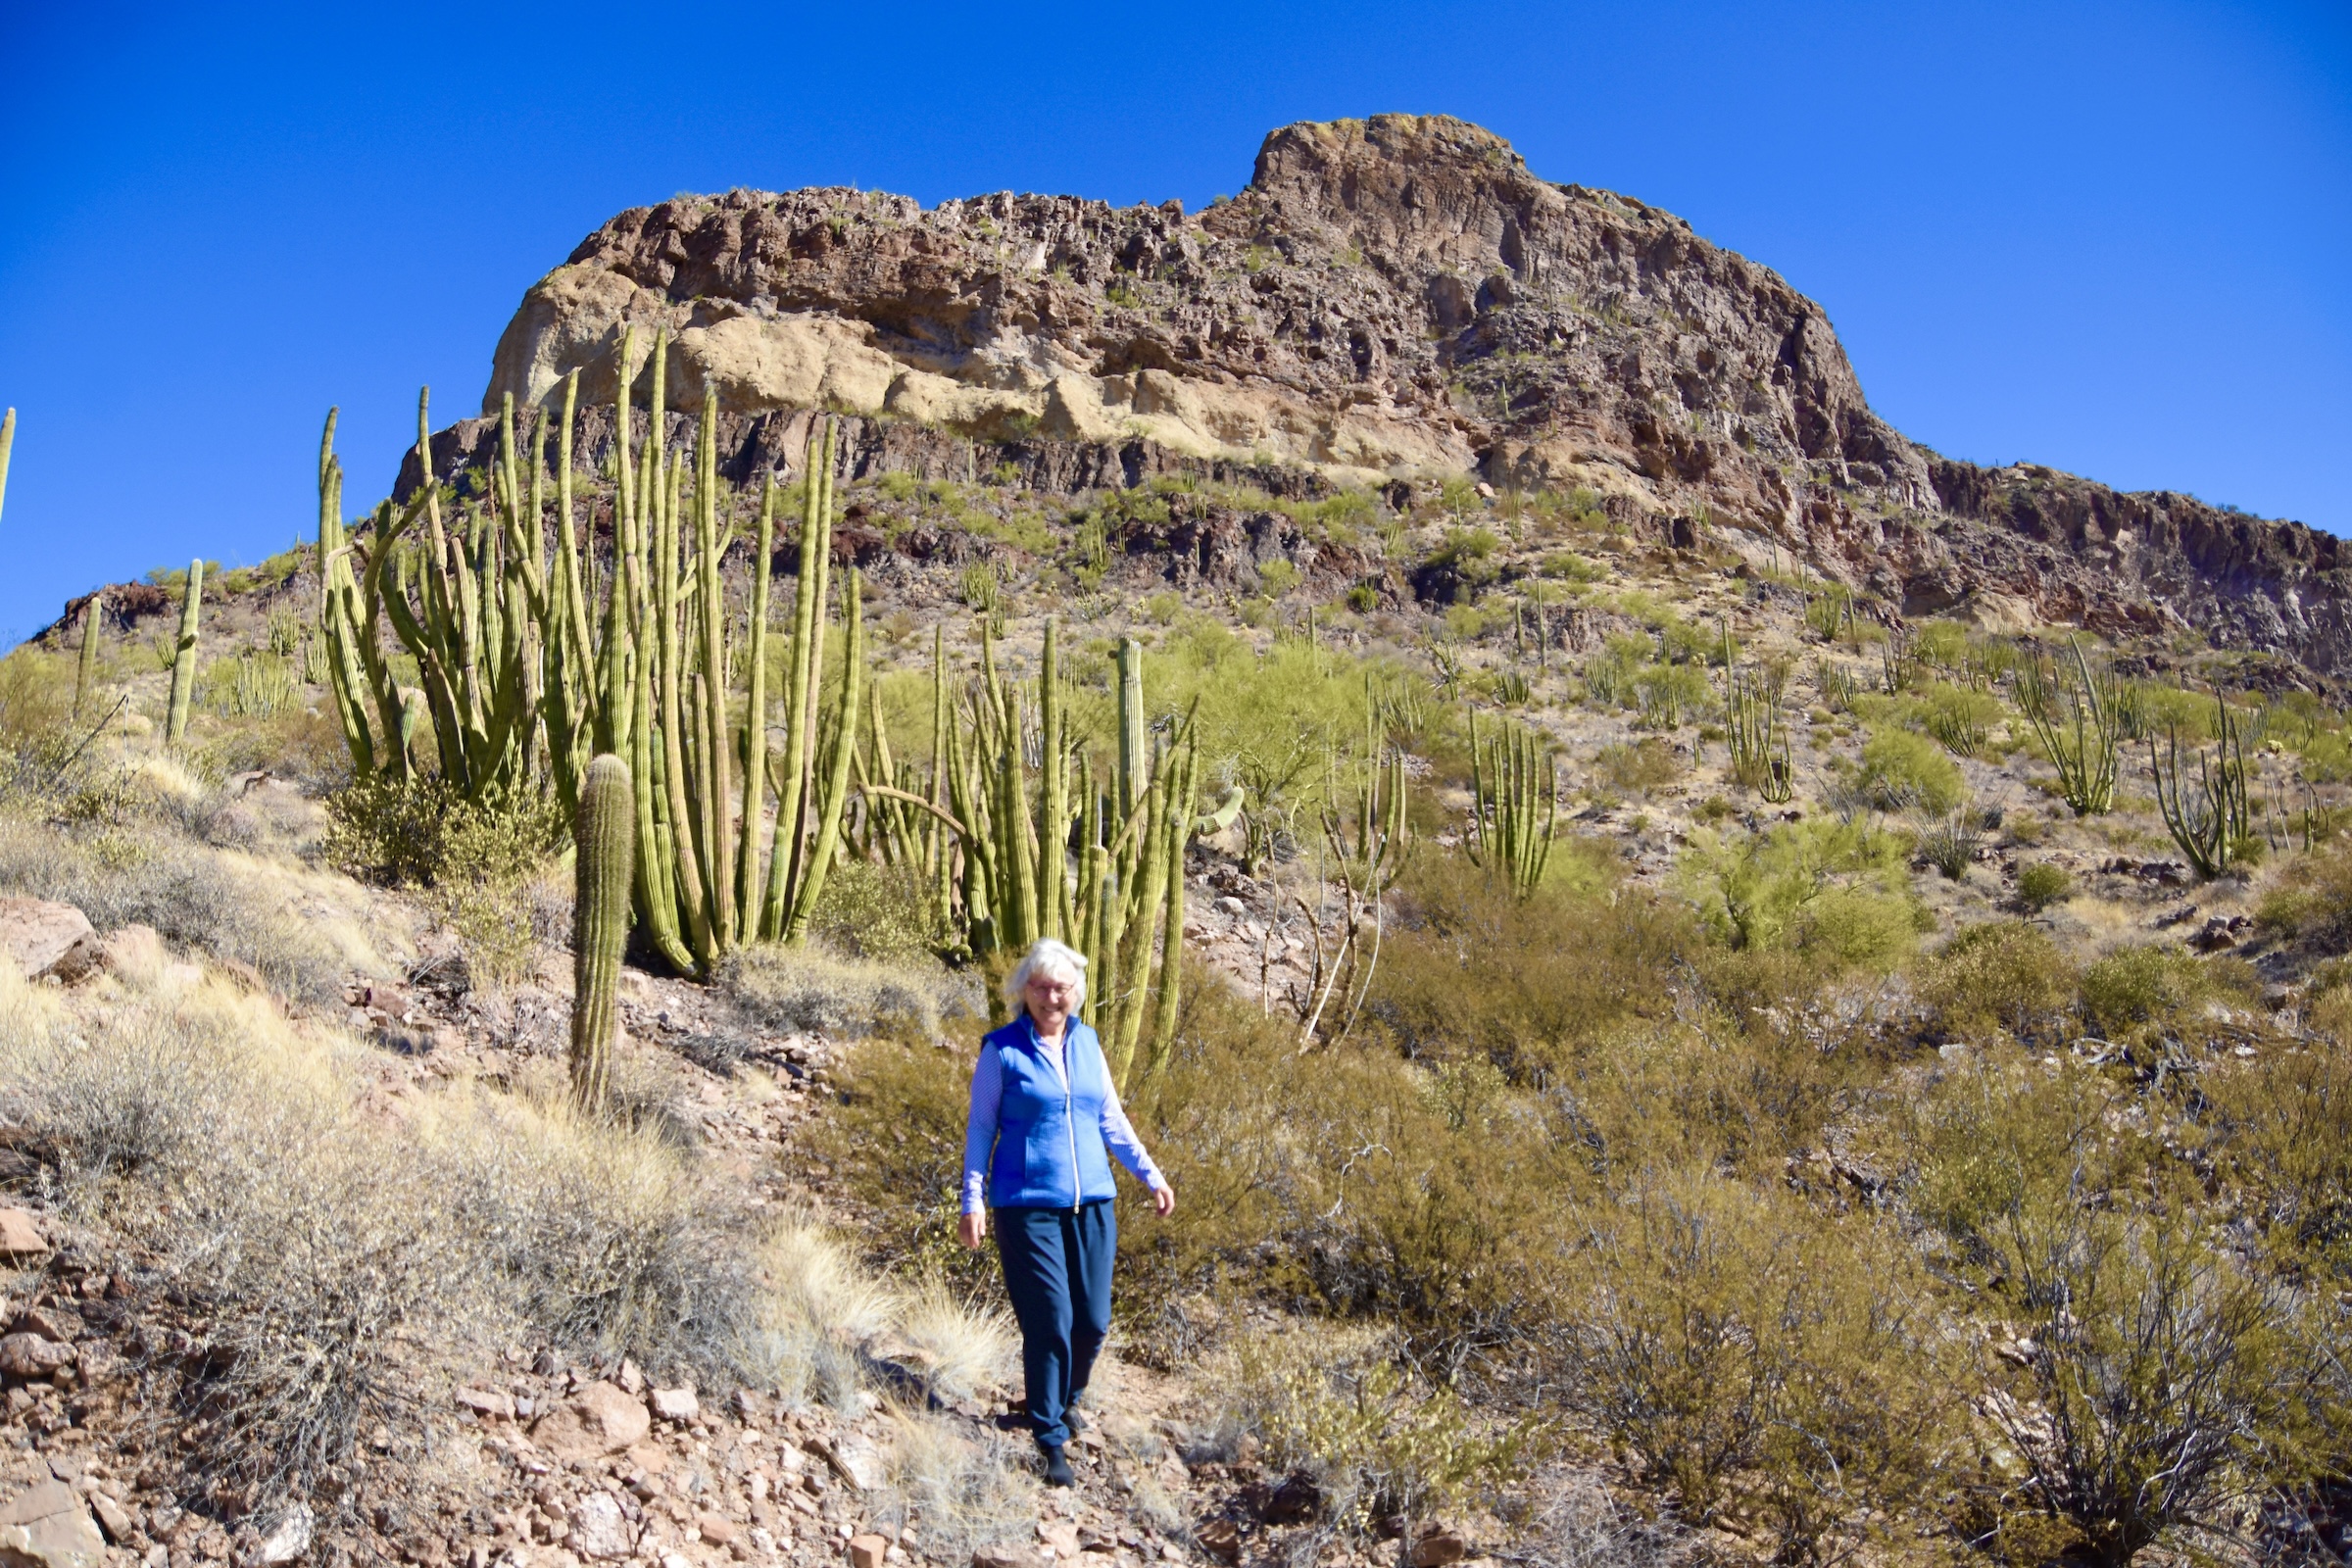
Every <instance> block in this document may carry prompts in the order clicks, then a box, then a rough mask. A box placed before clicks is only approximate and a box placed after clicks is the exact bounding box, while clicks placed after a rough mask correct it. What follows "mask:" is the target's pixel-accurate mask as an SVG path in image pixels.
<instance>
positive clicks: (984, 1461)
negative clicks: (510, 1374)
mask: <svg viewBox="0 0 2352 1568" xmlns="http://www.w3.org/2000/svg"><path fill="white" fill-rule="evenodd" d="M1025 1458H1026V1456H1025V1455H1024V1454H1023V1453H1022V1452H1021V1448H1020V1446H1018V1445H1016V1444H1015V1443H1013V1442H1011V1441H1008V1440H1006V1439H1005V1438H1002V1437H999V1436H997V1435H996V1434H993V1433H991V1434H988V1435H986V1436H985V1437H983V1438H981V1439H980V1440H978V1441H974V1440H973V1439H970V1438H966V1437H964V1436H962V1435H960V1434H959V1433H957V1432H956V1430H955V1428H953V1427H952V1426H950V1425H949V1424H948V1423H947V1422H945V1421H939V1420H934V1419H930V1418H927V1417H923V1416H917V1415H911V1414H907V1413H905V1412H901V1413H899V1414H898V1415H897V1417H896V1419H895V1420H894V1421H893V1423H892V1433H891V1445H890V1468H889V1471H888V1474H887V1475H886V1476H885V1477H884V1480H883V1486H882V1492H881V1495H879V1496H878V1497H876V1498H874V1499H873V1500H872V1501H871V1503H870V1504H869V1509H868V1516H869V1517H870V1518H873V1519H875V1520H877V1521H878V1522H880V1523H881V1524H883V1525H884V1526H885V1527H886V1528H889V1529H890V1530H892V1531H894V1532H896V1531H899V1530H903V1529H905V1528H906V1527H907V1526H908V1525H910V1524H911V1525H912V1526H913V1527H914V1530H915V1539H916V1544H917V1546H918V1547H919V1548H920V1550H921V1551H922V1554H923V1555H924V1556H925V1557H927V1558H929V1559H930V1560H932V1561H933V1562H949V1563H955V1562H966V1561H969V1560H971V1558H972V1555H973V1553H974V1552H976V1551H978V1550H980V1549H981V1548H983V1547H987V1546H995V1545H1003V1544H1012V1543H1016V1542H1017V1543H1025V1542H1026V1541H1027V1540H1028V1539H1030V1538H1031V1537H1032V1536H1033V1535H1034V1532H1035V1529H1036V1512H1035V1505H1034V1502H1033V1501H1032V1498H1031V1495H1030V1490H1029V1488H1028V1486H1027V1485H1025V1484H1024V1483H1025V1477H1024V1469H1025V1463H1024V1461H1025Z"/></svg>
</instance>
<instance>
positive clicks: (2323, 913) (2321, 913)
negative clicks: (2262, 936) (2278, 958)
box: [2254, 844, 2352, 952]
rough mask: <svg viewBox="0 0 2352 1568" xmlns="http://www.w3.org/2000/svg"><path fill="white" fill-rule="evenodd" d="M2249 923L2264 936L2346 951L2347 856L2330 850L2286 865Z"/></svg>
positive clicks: (2349, 913)
mask: <svg viewBox="0 0 2352 1568" xmlns="http://www.w3.org/2000/svg"><path fill="white" fill-rule="evenodd" d="M2254 918H2255V921H2256V923H2258V924H2259V925H2260V926H2261V927H2262V928H2263V929H2264V930H2266V931H2269V932H2272V933H2274V934H2276V935H2278V936H2282V937H2288V938H2291V939H2293V940H2295V941H2298V942H2302V943H2307V944H2309V945H2311V946H2313V947H2317V948H2325V949H2328V950H2332V951H2338V952H2340V951H2341V950H2343V949H2344V948H2346V947H2348V946H2352V855H2348V854H2346V853H2345V852H2344V849H2343V847H2342V846H2341V845H2335V844H2331V845H2327V846H2324V847H2322V848H2321V849H2319V850H2316V851H2314V852H2313V853H2311V854H2309V855H2306V856H2303V857H2302V858H2299V859H2297V860H2295V861H2293V862H2292V863H2290V864H2288V865H2287V866H2286V867H2284V868H2283V869H2282V870H2281V871H2280V873H2279V875H2278V880H2277V881H2276V882H2275V883H2274V884H2273V885H2272V887H2271V889H2270V891H2269V892H2268V893H2266V894H2264V895H2263V899H2262V903H2261V905H2260V906H2259V907H2257V908H2256V910H2255V913H2254Z"/></svg>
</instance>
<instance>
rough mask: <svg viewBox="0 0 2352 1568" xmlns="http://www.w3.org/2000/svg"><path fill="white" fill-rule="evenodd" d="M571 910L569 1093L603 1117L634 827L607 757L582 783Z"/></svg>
mask: <svg viewBox="0 0 2352 1568" xmlns="http://www.w3.org/2000/svg"><path fill="white" fill-rule="evenodd" d="M576 838H577V843H578V860H577V865H576V869H575V873H574V875H575V880H574V882H573V894H572V906H571V978H572V1003H571V1093H572V1098H573V1099H574V1100H575V1101H577V1102H578V1103H579V1104H580V1105H581V1106H582V1107H583V1108H584V1109H588V1110H596V1109H601V1108H602V1107H603V1105H604V1103H605V1101H606V1099H607V1097H608V1096H609V1095H610V1094H611V1093H612V1087H613V1033H614V1031H615V1030H616V1029H617V1028H618V1026H619V1022H620V950H621V945H622V943H623V942H625V941H626V940H627V938H628V934H629V891H630V887H631V884H632V882H633V880H634V877H635V874H636V867H635V864H634V860H635V856H636V849H637V821H636V804H635V796H634V792H633V791H632V790H631V788H630V784H629V764H628V763H626V762H624V761H622V760H620V759H619V758H617V757H614V756H613V755H612V754H611V753H606V754H605V755H604V756H601V757H599V758H597V759H596V760H594V761H592V762H590V763H589V764H588V771H587V775H586V776H585V777H584V778H583V779H582V780H581V783H580V809H579V815H578V818H577V830H576Z"/></svg>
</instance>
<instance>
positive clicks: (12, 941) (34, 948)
mask: <svg viewBox="0 0 2352 1568" xmlns="http://www.w3.org/2000/svg"><path fill="white" fill-rule="evenodd" d="M105 951H106V950H105V948H104V947H103V946H102V945H101V944H100V943H99V941H98V933H97V932H96V931H94V930H92V929H91V928H90V921H89V917H88V916H87V915H85V914H83V913H82V912H81V911H80V910H79V909H76V908H75V907H73V906H72V905H71V904H51V903H48V902H47V901H45V900H42V899H0V953H5V954H6V955H7V956H8V957H9V958H11V959H13V960H14V961H15V962H16V965H17V967H18V969H19V970H20V971H22V973H23V974H24V976H25V979H27V980H43V979H50V978H55V979H59V980H63V981H65V982H67V983H68V984H71V983H73V981H75V980H79V979H82V978H83V977H85V976H87V975H88V974H90V973H91V972H92V971H94V970H95V969H96V968H97V967H98V965H99V963H100V962H101V961H102V960H103V958H104V956H105Z"/></svg>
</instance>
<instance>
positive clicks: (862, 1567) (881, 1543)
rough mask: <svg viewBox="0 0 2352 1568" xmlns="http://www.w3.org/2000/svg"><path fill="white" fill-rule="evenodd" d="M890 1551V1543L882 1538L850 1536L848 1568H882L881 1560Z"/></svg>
mask: <svg viewBox="0 0 2352 1568" xmlns="http://www.w3.org/2000/svg"><path fill="white" fill-rule="evenodd" d="M889 1550H890V1542H889V1541H888V1540H887V1539H886V1538H884V1537H882V1536H852V1537H851V1538H850V1546H849V1553H850V1568H882V1558H883V1555H884V1554H885V1553H887V1552H888V1551H889Z"/></svg>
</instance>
